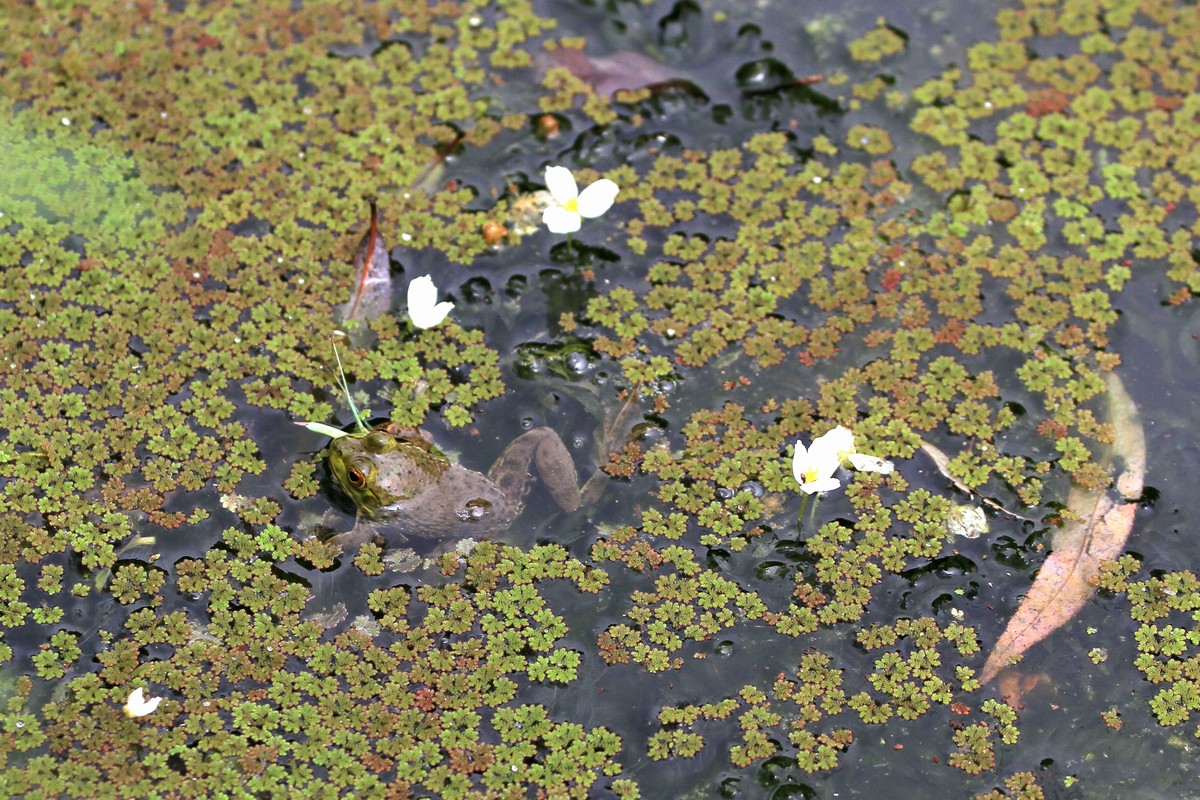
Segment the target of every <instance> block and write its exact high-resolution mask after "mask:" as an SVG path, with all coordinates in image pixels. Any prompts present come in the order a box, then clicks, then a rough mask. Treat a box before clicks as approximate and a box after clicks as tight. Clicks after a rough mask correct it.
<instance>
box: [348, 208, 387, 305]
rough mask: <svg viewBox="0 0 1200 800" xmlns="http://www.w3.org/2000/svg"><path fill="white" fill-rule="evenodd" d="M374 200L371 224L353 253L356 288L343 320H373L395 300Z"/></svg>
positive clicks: (385, 248)
mask: <svg viewBox="0 0 1200 800" xmlns="http://www.w3.org/2000/svg"><path fill="white" fill-rule="evenodd" d="M370 202H371V225H370V227H369V228H367V232H366V234H364V235H363V238H362V241H361V242H359V243H358V251H357V252H356V253H355V254H354V289H353V290H352V292H351V293H350V299H349V300H348V301H347V302H346V304H345V305H344V306H342V309H343V310H344V313H343V314H342V319H343V320H370V319H375V318H376V317H378V316H381V315H382V314H384V313H386V312H387V310H388V308H389V307H390V306H391V302H392V275H391V265H390V263H389V262H388V251H387V245H386V244H384V241H383V235H382V234H380V233H379V212H378V210H377V209H376V207H375V201H374V200H372V201H370Z"/></svg>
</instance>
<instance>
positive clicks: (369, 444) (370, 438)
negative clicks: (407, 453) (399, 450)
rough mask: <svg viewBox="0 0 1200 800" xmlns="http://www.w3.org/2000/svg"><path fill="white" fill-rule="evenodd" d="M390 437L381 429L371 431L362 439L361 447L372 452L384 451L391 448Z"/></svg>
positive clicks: (391, 441)
mask: <svg viewBox="0 0 1200 800" xmlns="http://www.w3.org/2000/svg"><path fill="white" fill-rule="evenodd" d="M392 446H393V440H392V437H391V436H389V435H387V434H386V433H384V432H383V431H373V432H371V433H368V434H367V438H365V439H363V447H365V448H366V449H367V450H368V451H370V452H372V453H386V452H388V451H389V450H391V449H392Z"/></svg>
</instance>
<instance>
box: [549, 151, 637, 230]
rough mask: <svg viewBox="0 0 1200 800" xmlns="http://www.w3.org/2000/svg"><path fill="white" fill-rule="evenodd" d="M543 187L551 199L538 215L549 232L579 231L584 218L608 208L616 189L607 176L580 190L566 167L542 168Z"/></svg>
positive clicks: (599, 213) (592, 216)
mask: <svg viewBox="0 0 1200 800" xmlns="http://www.w3.org/2000/svg"><path fill="white" fill-rule="evenodd" d="M546 188H547V189H548V190H549V191H550V197H551V198H553V202H552V203H551V205H550V207H549V208H547V209H546V210H545V212H544V213H543V214H542V222H544V223H545V224H546V227H547V228H549V229H550V232H551V233H574V232H575V231H577V230H579V225H580V224H581V223H582V221H583V218H584V217H587V218H588V219H594V218H595V217H598V216H600V215H601V214H603V213H604V212H605V211H608V209H609V208H611V207H612V204H613V200H614V199H615V198H616V196H617V192H619V191H620V188H618V186H617V185H616V184H615V183H613V182H612V181H610V180H609V179H608V178H601V179H600V180H598V181H596V182H595V183H593V184H592V185H591V186H589V187H587V188H586V189H584V190H583V191H582V192H580V191H579V187H578V186H576V185H575V176H574V175H572V174H571V170H569V169H567V168H566V167H546Z"/></svg>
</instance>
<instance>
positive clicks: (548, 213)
mask: <svg viewBox="0 0 1200 800" xmlns="http://www.w3.org/2000/svg"><path fill="white" fill-rule="evenodd" d="M582 222H583V217H581V216H579V214H578V213H577V212H574V211H568V210H567V209H565V208H563V207H562V206H550V207H549V208H547V209H546V210H545V211H544V212H543V213H542V223H543V224H545V226H546V227H547V228H548V229H549V230H550V232H551V233H574V232H575V231H577V230H579V226H580V224H581V223H582Z"/></svg>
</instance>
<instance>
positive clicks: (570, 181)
mask: <svg viewBox="0 0 1200 800" xmlns="http://www.w3.org/2000/svg"><path fill="white" fill-rule="evenodd" d="M546 188H547V189H548V190H549V191H550V196H551V197H553V198H554V202H556V203H558V204H559V205H566V204H567V203H569V202H571V201H572V200H574V199H575V198H577V197H579V187H578V186H576V185H575V176H574V175H572V174H571V170H569V169H567V168H566V167H546ZM576 230H578V228H576ZM556 233H557V231H556Z"/></svg>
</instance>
